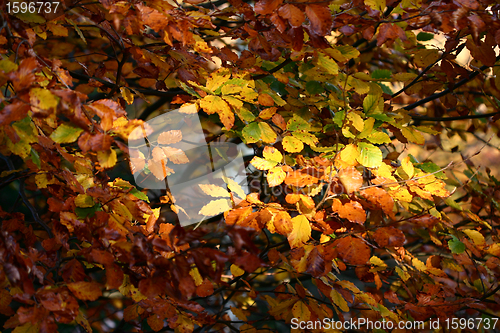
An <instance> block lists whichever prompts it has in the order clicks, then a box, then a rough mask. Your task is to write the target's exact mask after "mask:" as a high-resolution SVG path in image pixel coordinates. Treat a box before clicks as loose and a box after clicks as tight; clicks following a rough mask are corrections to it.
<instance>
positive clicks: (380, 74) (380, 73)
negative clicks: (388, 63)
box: [372, 69, 392, 80]
mask: <svg viewBox="0 0 500 333" xmlns="http://www.w3.org/2000/svg"><path fill="white" fill-rule="evenodd" d="M391 75H392V72H391V71H390V70H388V69H376V70H374V71H373V73H372V78H374V79H388V80H390V79H391Z"/></svg>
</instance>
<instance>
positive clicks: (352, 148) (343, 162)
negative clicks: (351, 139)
mask: <svg viewBox="0 0 500 333" xmlns="http://www.w3.org/2000/svg"><path fill="white" fill-rule="evenodd" d="M358 156H359V152H358V146H356V145H355V144H352V143H350V144H348V145H347V146H345V147H344V149H342V150H341V151H340V154H339V160H336V162H337V163H336V164H338V166H339V167H344V168H345V167H353V166H356V165H357V164H358V162H357V161H356V159H357V158H358Z"/></svg>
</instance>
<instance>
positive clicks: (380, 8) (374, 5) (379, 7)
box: [365, 0, 386, 12]
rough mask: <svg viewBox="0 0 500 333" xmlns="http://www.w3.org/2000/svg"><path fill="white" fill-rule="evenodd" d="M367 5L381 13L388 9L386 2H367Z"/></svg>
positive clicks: (383, 0)
mask: <svg viewBox="0 0 500 333" xmlns="http://www.w3.org/2000/svg"><path fill="white" fill-rule="evenodd" d="M365 5H367V6H368V7H370V8H371V9H373V10H378V11H379V12H382V11H383V10H384V9H385V7H386V4H385V0H365Z"/></svg>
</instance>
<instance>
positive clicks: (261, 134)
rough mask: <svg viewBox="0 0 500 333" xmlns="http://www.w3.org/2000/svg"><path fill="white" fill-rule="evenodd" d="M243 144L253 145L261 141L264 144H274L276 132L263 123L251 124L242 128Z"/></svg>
mask: <svg viewBox="0 0 500 333" xmlns="http://www.w3.org/2000/svg"><path fill="white" fill-rule="evenodd" d="M241 135H242V136H243V139H244V140H245V143H247V144H248V143H255V142H257V141H259V140H262V141H263V142H265V143H274V142H275V141H276V138H277V135H276V132H274V130H273V129H272V128H271V126H269V124H268V123H265V122H252V123H250V124H248V125H246V126H245V128H243V131H242V132H241Z"/></svg>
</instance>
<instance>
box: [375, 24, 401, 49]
mask: <svg viewBox="0 0 500 333" xmlns="http://www.w3.org/2000/svg"><path fill="white" fill-rule="evenodd" d="M396 38H400V39H401V40H403V41H405V40H406V35H405V32H404V30H403V29H401V27H400V26H398V25H396V24H392V23H382V25H381V26H380V32H379V34H378V37H377V46H382V45H383V44H384V43H385V42H387V41H395V40H396Z"/></svg>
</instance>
